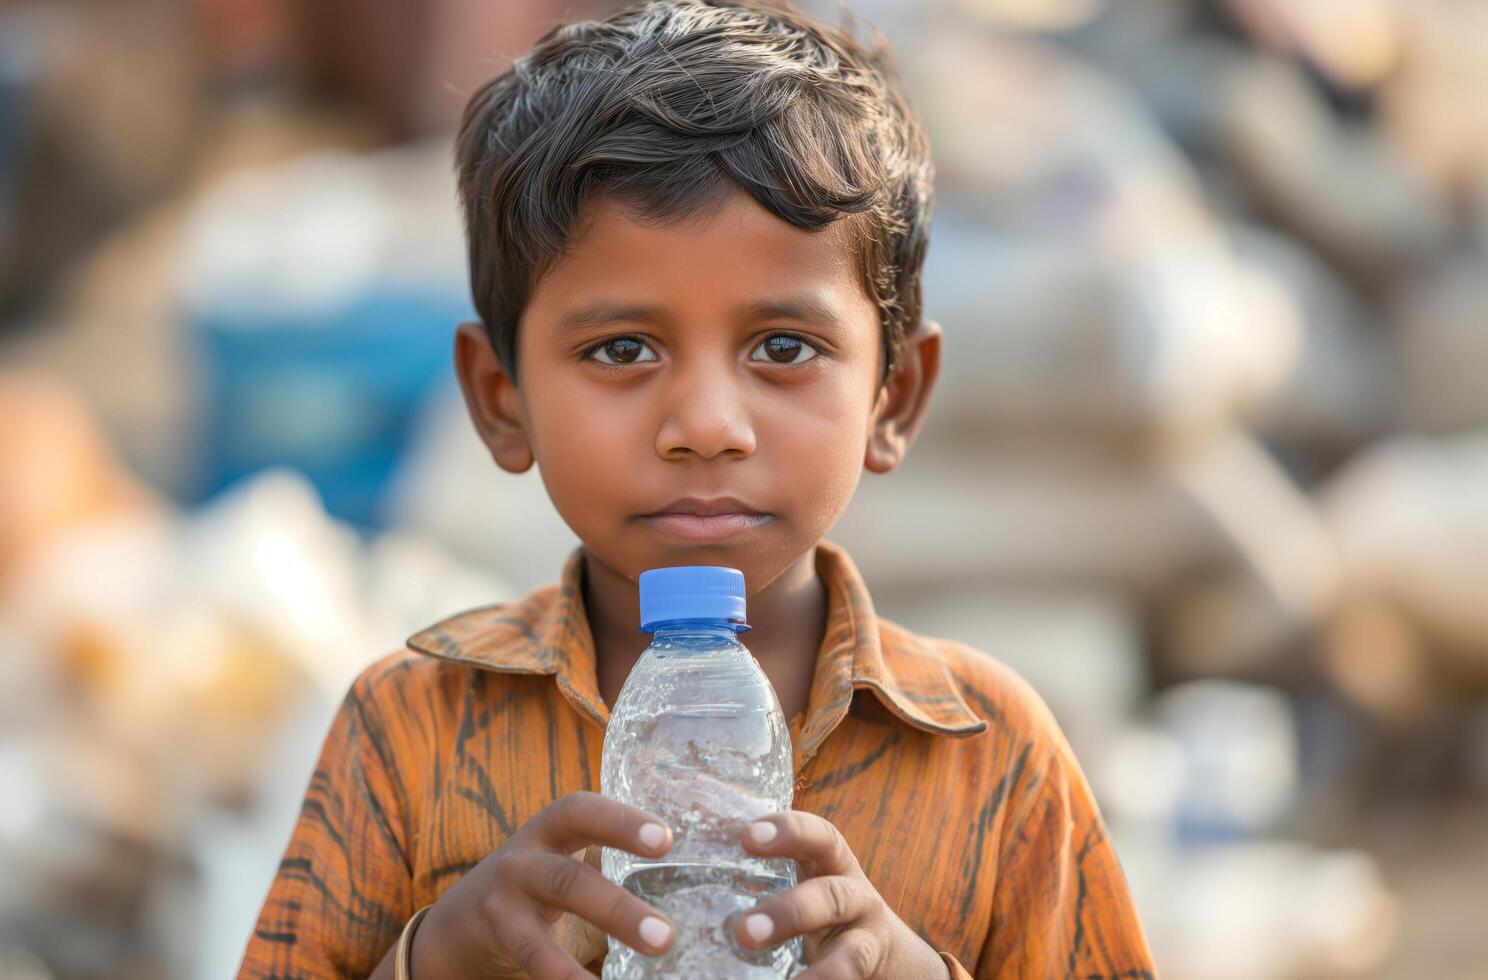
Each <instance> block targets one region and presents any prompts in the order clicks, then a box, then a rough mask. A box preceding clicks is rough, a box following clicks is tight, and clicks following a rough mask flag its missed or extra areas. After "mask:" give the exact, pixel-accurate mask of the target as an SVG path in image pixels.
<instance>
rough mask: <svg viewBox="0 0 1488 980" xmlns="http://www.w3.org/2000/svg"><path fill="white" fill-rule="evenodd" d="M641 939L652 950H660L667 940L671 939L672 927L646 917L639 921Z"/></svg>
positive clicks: (651, 917) (654, 917)
mask: <svg viewBox="0 0 1488 980" xmlns="http://www.w3.org/2000/svg"><path fill="white" fill-rule="evenodd" d="M641 938H642V939H644V940H645V941H646V945H647V946H650V947H651V948H652V949H660V948H661V947H662V946H665V945H666V941H667V940H668V939H670V938H672V927H671V926H669V925H667V924H666V923H665V922H663V921H661V920H660V919H658V918H657V917H656V916H654V915H648V916H646V917H645V918H644V919H642V920H641Z"/></svg>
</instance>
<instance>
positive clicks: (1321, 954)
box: [1145, 841, 1399, 980]
mask: <svg viewBox="0 0 1488 980" xmlns="http://www.w3.org/2000/svg"><path fill="white" fill-rule="evenodd" d="M1167 888H1168V891H1167V894H1166V895H1165V896H1164V898H1165V901H1164V902H1163V903H1162V905H1161V906H1160V907H1159V910H1157V911H1156V912H1154V913H1149V914H1148V916H1147V918H1146V920H1145V921H1146V924H1147V925H1148V927H1149V929H1150V931H1151V932H1152V934H1153V935H1152V940H1153V946H1154V952H1155V954H1156V957H1157V959H1158V961H1159V962H1161V963H1162V964H1163V975H1164V976H1165V977H1171V978H1174V980H1334V978H1338V980H1342V978H1352V977H1360V978H1362V977H1365V976H1370V975H1372V971H1374V970H1376V969H1377V968H1378V967H1379V966H1380V965H1381V963H1382V962H1383V960H1384V958H1385V956H1386V955H1387V954H1388V953H1389V951H1390V949H1391V947H1392V946H1393V945H1394V943H1395V938H1396V935H1397V933H1398V930H1399V909H1398V903H1397V901H1396V899H1395V897H1394V895H1393V894H1391V892H1390V891H1389V890H1388V889H1387V888H1386V886H1385V884H1384V882H1383V881H1382V879H1381V877H1380V872H1379V869H1378V867H1377V865H1376V864H1375V862H1374V861H1373V859H1371V858H1370V857H1369V856H1368V855H1366V854H1363V853H1362V852H1358V851H1322V850H1317V849H1315V848H1312V847H1309V846H1308V845H1306V844H1300V843H1294V842H1285V841H1258V842H1255V843H1247V844H1231V845H1226V846H1223V847H1216V848H1210V849H1204V850H1200V851H1194V852H1184V853H1183V854H1181V855H1180V856H1178V857H1177V858H1176V859H1175V860H1174V861H1173V863H1172V865H1171V866H1170V869H1169V874H1168V880H1167Z"/></svg>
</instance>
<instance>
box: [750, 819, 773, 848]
mask: <svg viewBox="0 0 1488 980" xmlns="http://www.w3.org/2000/svg"><path fill="white" fill-rule="evenodd" d="M778 833H780V830H779V828H777V827H776V826H775V825H774V824H773V823H770V822H769V821H768V820H761V821H759V822H758V823H752V824H750V825H749V837H750V839H751V840H753V841H754V842H755V843H756V844H768V843H770V841H772V840H774V839H775V835H776V834H778Z"/></svg>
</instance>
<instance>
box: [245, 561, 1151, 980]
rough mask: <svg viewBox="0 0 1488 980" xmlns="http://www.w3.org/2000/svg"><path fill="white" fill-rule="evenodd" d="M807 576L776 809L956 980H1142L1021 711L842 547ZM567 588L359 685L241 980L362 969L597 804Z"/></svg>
mask: <svg viewBox="0 0 1488 980" xmlns="http://www.w3.org/2000/svg"><path fill="white" fill-rule="evenodd" d="M816 562H817V571H818V573H819V574H820V575H821V578H822V581H823V583H824V584H825V586H826V592H827V596H828V613H827V628H826V633H825V635H824V637H823V639H822V644H821V648H820V650H819V652H818V654H817V663H816V672H815V676H814V679H813V682H812V686H811V693H810V699H809V703H808V707H807V709H806V712H805V715H804V717H802V716H797V717H796V718H795V719H792V721H791V724H790V733H791V740H792V744H793V746H794V748H795V763H796V772H797V779H796V795H795V807H796V808H797V809H800V810H807V811H810V812H812V813H817V814H820V815H821V816H823V817H826V818H827V819H828V820H830V821H832V823H833V824H835V825H836V826H837V828H838V829H839V830H840V831H841V832H842V834H843V836H844V837H845V838H846V840H847V842H848V843H849V844H850V845H851V846H852V849H853V852H854V853H855V854H856V855H857V857H858V861H859V862H860V863H861V865H862V867H863V870H864V872H865V873H866V874H867V876H868V878H869V879H870V880H871V881H872V882H873V884H874V885H875V886H876V887H877V889H878V891H879V893H880V894H881V895H882V896H883V898H884V900H885V901H886V902H887V903H888V905H889V907H890V908H892V909H893V910H894V911H895V912H896V913H897V914H898V915H899V917H900V918H901V919H903V920H904V921H905V922H906V923H908V924H909V925H910V927H911V928H913V929H915V930H916V931H917V932H918V933H919V934H920V935H921V936H923V937H924V938H925V939H926V940H927V941H928V942H929V943H930V944H931V945H932V946H933V947H934V948H935V949H937V950H940V951H942V953H943V955H944V956H945V957H946V960H947V962H948V963H949V965H950V969H951V973H952V976H953V977H955V978H957V980H969V978H971V977H977V978H991V977H1027V978H1045V977H1080V978H1089V977H1101V978H1113V980H1114V978H1116V977H1121V978H1123V980H1135V978H1143V977H1146V978H1152V977H1155V976H1156V971H1155V968H1154V967H1153V965H1152V958H1151V954H1150V953H1149V952H1148V949H1147V943H1146V940H1145V938H1144V937H1143V934H1142V928H1141V925H1140V924H1139V922H1138V920H1137V916H1136V914H1135V912H1134V911H1133V909H1132V903H1131V898H1130V895H1129V894H1128V892H1127V886H1126V881H1125V879H1124V877H1123V875H1122V872H1121V867H1120V864H1119V863H1118V861H1117V858H1116V852H1115V850H1114V849H1113V848H1112V846H1111V843H1110V841H1109V839H1108V837H1107V836H1106V830H1105V827H1104V824H1103V823H1102V821H1101V817H1100V814H1099V812H1098V811H1097V809H1096V805H1095V803H1094V801H1093V799H1092V797H1091V793H1090V789H1089V787H1088V785H1087V784H1086V781H1085V778H1084V776H1083V775H1082V773H1081V772H1080V768H1079V765H1078V764H1077V763H1076V762H1075V759H1074V756H1073V754H1072V753H1071V751H1070V748H1069V745H1068V743H1067V742H1066V741H1065V739H1064V736H1063V734H1062V733H1061V732H1060V731H1059V728H1058V726H1057V725H1056V724H1055V722H1054V719H1053V718H1052V716H1051V715H1050V714H1049V711H1048V709H1047V708H1046V707H1045V705H1044V703H1043V702H1042V700H1040V698H1039V697H1038V695H1037V694H1035V693H1034V692H1033V690H1032V689H1031V688H1030V687H1029V686H1028V685H1027V684H1026V683H1025V682H1024V681H1023V680H1021V679H1020V678H1019V677H1018V676H1017V675H1015V674H1014V673H1013V672H1012V671H1011V670H1010V669H1008V668H1007V667H1005V666H1004V665H1002V664H1000V663H998V662H997V661H996V660H994V659H992V658H991V657H990V656H988V655H987V654H985V653H982V652H980V651H977V650H974V649H972V648H970V647H967V646H964V645H962V644H959V643H955V642H952V641H949V640H938V639H931V638H928V637H922V636H917V635H915V634H913V633H911V632H909V631H908V630H906V629H904V628H903V627H901V626H898V625H895V624H894V623H891V622H889V621H888V620H886V619H882V618H879V617H877V616H875V615H874V612H873V604H872V602H871V601H870V599H869V595H868V590H867V587H866V586H865V585H864V583H863V580H862V577H861V576H860V575H859V573H858V571H857V569H856V568H855V567H854V565H853V563H852V561H851V559H850V558H849V557H848V555H847V553H846V552H845V551H844V550H843V549H841V548H840V547H838V546H836V545H833V544H831V543H830V542H825V541H823V542H821V543H820V545H819V546H818V548H817V558H816ZM582 575H583V560H582V549H576V550H575V551H574V552H573V554H572V555H571V556H570V558H569V559H568V561H567V563H566V564H565V566H564V569H563V574H562V578H561V580H560V582H559V583H558V584H556V585H549V586H545V587H543V588H540V589H536V590H534V591H533V592H531V593H529V594H528V595H527V596H526V597H524V598H523V599H521V600H520V601H518V602H515V603H511V604H508V605H498V606H492V607H489V608H483V609H476V610H473V611H471V612H466V613H462V614H460V615H457V616H454V617H452V618H450V619H447V620H445V621H444V622H442V623H439V624H438V625H436V626H433V627H431V628H429V629H427V630H424V631H423V632H421V633H418V634H417V635H415V636H413V637H412V638H410V640H409V641H408V646H409V648H410V649H409V650H405V651H402V652H399V653H396V654H393V655H391V656H388V657H384V658H383V659H382V660H379V661H377V662H376V663H374V664H373V665H372V666H371V667H369V668H367V670H365V671H364V672H363V673H362V674H361V676H359V677H358V678H357V680H356V681H355V683H354V684H353V685H352V687H351V690H350V691H349V692H348V694H347V696H346V700H345V702H344V703H343V704H342V705H341V707H340V710H339V712H338V713H337V715H336V718H335V720H334V722H333V723H332V726H331V730H330V733H329V735H328V736H327V738H326V741H325V746H324V748H323V749H322V751H321V755H320V760H319V763H318V764H317V765H316V768H315V772H314V775H313V776H312V777H311V780H310V786H309V789H308V791H307V792H306V794H305V802H304V805H303V808H302V809H301V811H300V816H299V821H298V823H297V824H296V826H295V830H294V833H293V836H292V837H291V838H290V841H289V846H288V848H287V849H286V851H285V853H284V858H283V860H282V861H281V862H280V865H279V871H278V874H277V876H276V877H275V879H274V882H273V885H272V886H271V888H270V890H269V895H268V898H267V900H266V901H265V903H264V906H263V911H262V912H261V914H260V916H259V920H258V924H257V927H256V928H255V929H254V931H253V935H252V937H251V938H250V940H249V943H248V949H247V954H246V956H245V957H244V959H243V964H242V967H241V970H240V972H239V976H242V977H261V978H269V977H276V978H287V977H365V976H367V975H368V974H369V973H371V972H372V970H373V969H374V968H375V967H376V966H377V964H378V963H379V962H380V961H381V960H382V958H383V956H384V954H385V953H386V952H387V950H388V949H389V948H390V947H391V946H392V945H393V944H394V943H395V942H397V939H398V935H399V932H400V931H401V930H402V927H403V924H404V922H405V921H406V920H407V919H408V917H409V916H410V915H412V914H413V912H414V911H415V910H416V909H418V908H420V907H421V906H423V905H426V904H428V903H430V902H433V901H435V900H436V899H437V898H439V896H440V895H441V894H442V893H443V892H444V891H445V890H446V889H448V888H449V887H450V886H452V885H453V884H454V883H455V882H456V881H457V880H459V878H460V876H461V875H463V874H464V873H465V872H466V871H468V870H469V869H470V868H472V867H474V866H475V864H476V863H477V862H478V861H480V860H481V859H482V858H483V857H484V856H485V855H486V854H488V853H489V852H490V851H492V850H493V849H495V848H496V847H497V846H499V845H500V844H501V843H502V841H504V840H505V839H506V838H507V837H508V836H509V835H511V834H512V833H513V832H514V831H515V830H516V829H517V828H518V827H520V826H521V825H522V824H523V823H524V822H525V821H526V820H527V819H528V818H530V817H531V816H532V815H533V814H535V813H537V811H538V810H540V809H542V808H543V807H544V806H546V805H547V804H548V803H550V802H551V801H553V800H555V799H557V798H558V797H560V796H563V795H565V794H567V793H570V792H573V791H575V790H580V789H589V790H596V791H597V790H598V789H599V757H600V749H601V746H602V744H603V741H604V727H605V723H606V721H607V719H608V718H609V709H608V708H607V707H606V705H605V703H604V701H603V700H602V699H601V698H600V696H599V690H598V688H597V686H596V680H595V667H594V644H593V639H592V637H591V635H590V632H589V622H588V619H587V617H586V615H585V612H584V605H583V588H582V585H583V583H582ZM745 641H746V643H747V641H748V637H747V635H746V636H745ZM590 966H591V969H594V968H596V967H597V964H591V965H590Z"/></svg>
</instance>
